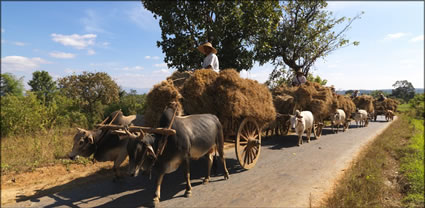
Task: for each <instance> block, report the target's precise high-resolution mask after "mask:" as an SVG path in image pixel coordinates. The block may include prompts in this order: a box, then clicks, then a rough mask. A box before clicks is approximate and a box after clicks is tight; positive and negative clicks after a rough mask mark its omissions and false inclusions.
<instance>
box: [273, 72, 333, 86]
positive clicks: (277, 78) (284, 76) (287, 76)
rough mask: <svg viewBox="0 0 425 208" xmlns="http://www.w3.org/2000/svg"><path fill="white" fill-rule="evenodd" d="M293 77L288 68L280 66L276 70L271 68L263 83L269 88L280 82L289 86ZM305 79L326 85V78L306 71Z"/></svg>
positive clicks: (278, 84)
mask: <svg viewBox="0 0 425 208" xmlns="http://www.w3.org/2000/svg"><path fill="white" fill-rule="evenodd" d="M293 78H294V76H293V73H290V72H289V71H288V70H286V69H285V68H283V67H281V68H279V69H278V70H273V71H272V72H271V73H270V75H269V79H268V80H267V81H266V82H265V84H266V85H267V86H268V87H269V88H270V89H273V88H275V87H277V86H280V85H282V84H285V85H288V86H290V85H292V80H293ZM307 81H309V82H317V83H319V84H320V85H326V84H327V83H328V80H326V79H323V78H322V77H320V76H319V75H316V76H314V75H313V74H312V73H308V75H307Z"/></svg>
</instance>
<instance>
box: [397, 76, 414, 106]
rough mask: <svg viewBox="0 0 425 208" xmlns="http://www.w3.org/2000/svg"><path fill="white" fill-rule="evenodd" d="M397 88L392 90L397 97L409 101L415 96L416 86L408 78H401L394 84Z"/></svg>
mask: <svg viewBox="0 0 425 208" xmlns="http://www.w3.org/2000/svg"><path fill="white" fill-rule="evenodd" d="M393 87H394V88H395V89H393V90H392V95H393V96H394V97H396V98H400V99H403V100H404V101H405V102H408V101H409V100H410V99H412V98H413V97H415V88H414V87H413V85H412V83H410V82H408V81H407V80H399V81H396V82H395V83H394V84H393Z"/></svg>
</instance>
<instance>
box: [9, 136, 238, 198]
mask: <svg viewBox="0 0 425 208" xmlns="http://www.w3.org/2000/svg"><path fill="white" fill-rule="evenodd" d="M231 148H234V145H233V144H232V143H228V142H226V143H225V149H231ZM113 164H114V163H113V162H96V163H94V164H69V165H63V164H56V165H51V166H46V167H41V168H36V169H35V170H33V171H31V172H23V173H16V172H11V173H7V174H2V176H1V205H5V204H10V203H14V202H19V201H23V200H27V199H28V198H29V197H30V196H31V197H37V196H43V195H46V194H51V193H54V192H59V191H63V190H66V189H71V188H73V187H75V186H79V185H83V184H88V183H94V182H96V181H99V180H108V179H110V180H112V178H113V172H112V171H111V168H112V166H113ZM127 164H128V159H127V160H126V161H124V163H123V164H122V165H121V166H122V167H121V171H122V172H125V171H126V168H127Z"/></svg>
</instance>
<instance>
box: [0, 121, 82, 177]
mask: <svg viewBox="0 0 425 208" xmlns="http://www.w3.org/2000/svg"><path fill="white" fill-rule="evenodd" d="M74 134H75V129H71V128H68V129H54V130H50V131H42V132H38V133H34V134H31V135H24V136H9V137H2V138H1V173H2V174H7V173H9V172H15V173H20V172H26V171H31V170H34V169H35V168H38V167H43V166H49V165H53V164H63V165H65V166H68V165H70V164H72V163H80V164H81V163H82V164H85V163H89V162H90V160H88V159H86V158H82V157H79V159H78V160H75V161H71V160H69V159H67V156H66V155H67V153H69V152H70V151H71V148H72V142H73V141H72V140H73V136H74Z"/></svg>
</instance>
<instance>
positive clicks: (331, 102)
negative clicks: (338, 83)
mask: <svg viewBox="0 0 425 208" xmlns="http://www.w3.org/2000/svg"><path fill="white" fill-rule="evenodd" d="M295 102H296V103H298V104H299V106H300V108H301V109H302V110H309V111H311V113H313V115H314V116H315V119H318V120H319V121H322V120H324V119H326V118H327V117H329V116H330V115H331V114H334V113H336V109H337V107H338V101H337V99H336V97H335V96H334V95H333V93H332V90H331V88H329V87H325V86H322V85H320V84H319V83H316V82H306V83H305V84H303V85H301V86H300V87H299V88H298V90H297V91H296V93H295Z"/></svg>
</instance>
